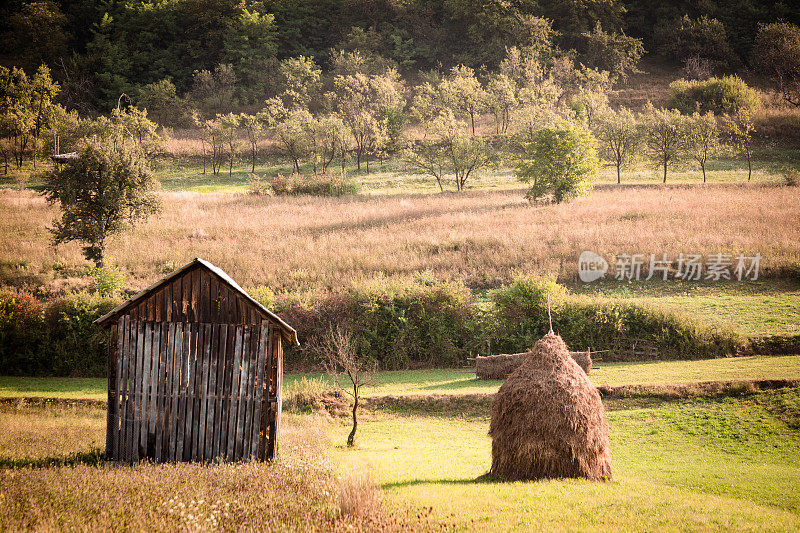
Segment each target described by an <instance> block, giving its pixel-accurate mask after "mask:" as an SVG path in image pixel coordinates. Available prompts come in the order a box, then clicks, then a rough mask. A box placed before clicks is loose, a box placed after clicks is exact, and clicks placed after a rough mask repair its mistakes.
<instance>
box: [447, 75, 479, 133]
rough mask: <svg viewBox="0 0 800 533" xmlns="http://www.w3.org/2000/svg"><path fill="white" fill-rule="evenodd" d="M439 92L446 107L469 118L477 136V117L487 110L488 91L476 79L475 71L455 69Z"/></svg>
mask: <svg viewBox="0 0 800 533" xmlns="http://www.w3.org/2000/svg"><path fill="white" fill-rule="evenodd" d="M439 91H441V93H442V100H443V102H444V104H445V105H446V106H448V107H450V108H452V109H453V110H454V111H456V112H457V113H458V114H460V115H462V116H466V117H469V120H470V124H471V125H472V134H473V135H475V115H477V114H479V113H481V112H483V110H484V109H485V108H486V91H484V90H483V87H482V86H481V82H479V81H478V78H476V77H475V71H474V70H472V69H471V68H469V67H465V66H464V65H458V66H456V67H453V69H452V70H451V71H450V74H449V75H448V76H447V77H446V78H445V79H443V80H442V82H441V84H440V85H439Z"/></svg>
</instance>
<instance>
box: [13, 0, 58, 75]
mask: <svg viewBox="0 0 800 533" xmlns="http://www.w3.org/2000/svg"><path fill="white" fill-rule="evenodd" d="M4 25H5V26H6V28H8V31H7V32H6V33H5V35H3V44H4V48H5V49H6V53H8V55H9V57H13V58H15V59H16V60H21V61H22V62H23V66H24V67H25V68H29V69H34V68H36V66H37V65H41V64H51V65H52V64H53V62H55V61H56V60H57V59H58V58H59V57H63V56H66V55H67V52H68V48H67V44H68V43H69V40H70V38H71V35H70V34H69V33H68V32H67V31H66V30H65V28H66V26H67V17H66V15H64V13H62V12H61V9H60V8H59V6H58V3H57V2H52V1H50V0H42V1H37V2H22V5H21V6H20V10H19V11H17V12H15V13H13V14H12V15H11V16H10V17H8V20H7V21H6V24H4Z"/></svg>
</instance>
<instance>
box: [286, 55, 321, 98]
mask: <svg viewBox="0 0 800 533" xmlns="http://www.w3.org/2000/svg"><path fill="white" fill-rule="evenodd" d="M280 69H281V74H282V76H283V93H282V99H283V103H284V105H285V106H286V107H287V108H288V109H314V108H315V107H316V106H317V104H318V103H319V100H320V98H321V96H322V69H320V68H319V65H317V64H316V62H314V60H313V59H312V58H310V57H304V56H299V57H290V58H288V59H284V60H283V61H282V62H281V66H280Z"/></svg>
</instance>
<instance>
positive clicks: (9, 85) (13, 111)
mask: <svg viewBox="0 0 800 533" xmlns="http://www.w3.org/2000/svg"><path fill="white" fill-rule="evenodd" d="M32 97H33V95H32V91H31V83H30V79H29V78H28V76H27V75H26V74H25V71H24V70H22V69H20V68H17V67H13V68H11V69H7V68H5V67H3V66H0V125H1V126H2V135H3V137H4V138H6V139H7V140H8V144H10V150H9V151H10V152H11V155H12V157H13V159H14V163H15V165H16V167H17V168H21V167H22V163H23V158H24V155H25V151H26V149H27V148H28V143H29V142H30V139H31V136H32V135H33V131H34V129H35V124H36V116H35V113H34V108H33V101H32Z"/></svg>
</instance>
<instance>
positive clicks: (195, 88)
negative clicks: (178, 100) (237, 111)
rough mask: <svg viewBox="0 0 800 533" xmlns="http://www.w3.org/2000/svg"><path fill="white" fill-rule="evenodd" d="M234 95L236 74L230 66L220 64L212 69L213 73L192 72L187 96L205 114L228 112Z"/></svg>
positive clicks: (207, 71) (205, 71)
mask: <svg viewBox="0 0 800 533" xmlns="http://www.w3.org/2000/svg"><path fill="white" fill-rule="evenodd" d="M235 94H236V74H235V73H234V71H233V67H232V66H231V65H229V64H224V63H220V64H219V65H217V66H216V67H215V68H214V72H211V71H209V70H199V71H195V72H194V78H193V80H192V90H191V91H190V93H189V96H190V98H191V100H193V101H194V102H195V103H196V104H197V105H198V106H199V107H200V108H201V109H202V110H203V111H205V112H206V113H207V114H209V115H219V114H221V113H225V112H229V111H230V110H231V109H232V107H233V105H234V103H235V101H234V96H235Z"/></svg>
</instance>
